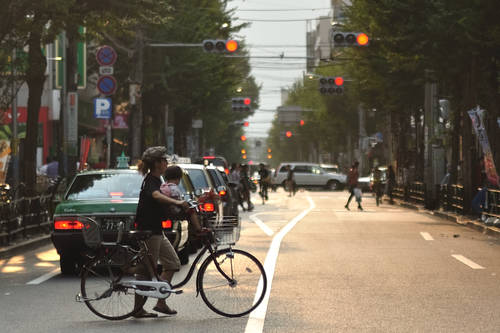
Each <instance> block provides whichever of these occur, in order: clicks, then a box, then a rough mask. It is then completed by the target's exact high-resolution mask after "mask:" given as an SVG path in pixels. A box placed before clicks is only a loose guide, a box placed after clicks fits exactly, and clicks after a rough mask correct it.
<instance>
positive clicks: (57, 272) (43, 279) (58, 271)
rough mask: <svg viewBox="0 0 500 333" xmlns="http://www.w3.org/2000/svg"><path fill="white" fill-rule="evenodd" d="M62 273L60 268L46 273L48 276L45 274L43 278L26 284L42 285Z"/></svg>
mask: <svg viewBox="0 0 500 333" xmlns="http://www.w3.org/2000/svg"><path fill="white" fill-rule="evenodd" d="M60 272H61V270H60V269H59V267H58V268H56V269H54V270H52V271H50V272H48V273H46V274H43V275H42V276H40V277H38V278H36V279H34V280H31V281H30V282H28V283H26V284H40V283H42V282H45V281H47V280H48V279H50V278H52V277H54V276H56V275H57V274H59V273H60Z"/></svg>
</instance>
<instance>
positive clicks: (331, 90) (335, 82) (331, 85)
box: [301, 76, 344, 125]
mask: <svg viewBox="0 0 500 333" xmlns="http://www.w3.org/2000/svg"><path fill="white" fill-rule="evenodd" d="M319 92H320V93H321V94H322V95H341V94H343V93H344V79H343V78H342V77H340V76H337V77H333V76H329V77H321V78H320V79H319ZM301 125H303V124H302V123H301Z"/></svg>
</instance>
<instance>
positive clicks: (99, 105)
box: [94, 98, 112, 119]
mask: <svg viewBox="0 0 500 333" xmlns="http://www.w3.org/2000/svg"><path fill="white" fill-rule="evenodd" d="M111 106H112V104H111V98H95V99H94V118H97V119H111Z"/></svg>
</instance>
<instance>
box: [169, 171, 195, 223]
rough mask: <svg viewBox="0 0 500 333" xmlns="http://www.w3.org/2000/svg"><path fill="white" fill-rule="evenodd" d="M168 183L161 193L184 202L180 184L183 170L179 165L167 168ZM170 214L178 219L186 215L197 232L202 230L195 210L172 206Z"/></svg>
mask: <svg viewBox="0 0 500 333" xmlns="http://www.w3.org/2000/svg"><path fill="white" fill-rule="evenodd" d="M165 178H166V182H165V183H163V184H162V185H161V186H160V192H161V193H162V194H164V195H166V196H167V197H169V198H172V199H175V200H183V198H182V192H181V190H180V189H179V183H180V181H181V178H182V169H181V168H180V167H179V166H177V165H171V166H169V167H167V171H166V172H165ZM169 209H170V213H171V214H172V215H174V216H175V217H178V218H184V214H187V215H188V218H189V221H190V222H191V223H192V224H193V226H194V228H195V230H201V226H200V222H199V221H198V215H197V214H196V212H195V211H194V210H193V209H189V208H187V209H183V208H181V207H179V206H174V205H171V206H170V208H169Z"/></svg>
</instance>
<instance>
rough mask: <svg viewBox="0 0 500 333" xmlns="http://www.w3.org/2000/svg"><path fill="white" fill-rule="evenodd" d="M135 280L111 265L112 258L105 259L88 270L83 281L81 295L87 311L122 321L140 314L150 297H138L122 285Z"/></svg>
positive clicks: (83, 273) (130, 289) (98, 261)
mask: <svg viewBox="0 0 500 333" xmlns="http://www.w3.org/2000/svg"><path fill="white" fill-rule="evenodd" d="M127 280H135V278H134V276H133V275H131V274H127V273H125V272H124V271H123V270H122V268H121V267H120V266H117V265H112V264H110V260H109V258H108V257H101V258H97V259H96V260H94V261H93V262H92V263H90V264H89V265H87V266H85V267H84V269H83V272H82V278H81V293H82V297H83V300H84V302H85V304H86V305H87V307H88V308H89V309H90V311H92V312H93V313H95V314H96V315H98V316H99V317H101V318H104V319H109V320H122V319H125V318H128V317H130V316H132V315H134V314H135V313H137V312H138V311H139V310H140V309H142V307H143V306H144V303H146V300H147V297H138V300H137V303H136V301H135V290H134V289H133V288H130V287H125V286H123V284H122V282H124V281H127Z"/></svg>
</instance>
